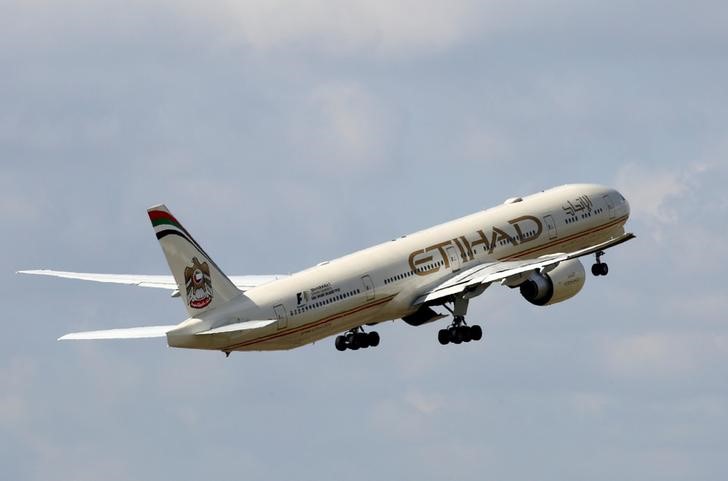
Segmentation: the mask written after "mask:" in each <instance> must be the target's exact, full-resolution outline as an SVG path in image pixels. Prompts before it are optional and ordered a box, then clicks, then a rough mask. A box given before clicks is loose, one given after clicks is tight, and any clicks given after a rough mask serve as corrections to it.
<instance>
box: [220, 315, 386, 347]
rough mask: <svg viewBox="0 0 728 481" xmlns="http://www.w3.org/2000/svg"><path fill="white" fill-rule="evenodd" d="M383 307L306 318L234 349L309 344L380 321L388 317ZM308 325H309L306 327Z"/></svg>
mask: <svg viewBox="0 0 728 481" xmlns="http://www.w3.org/2000/svg"><path fill="white" fill-rule="evenodd" d="M383 313H384V308H383V307H380V308H377V309H375V310H364V311H361V312H355V313H352V314H346V315H344V316H341V317H337V318H335V319H332V320H330V321H326V322H319V321H320V320H318V321H317V320H308V321H307V322H305V323H303V324H302V325H292V326H291V327H289V328H288V329H285V330H281V331H279V332H278V333H276V334H275V335H274V336H269V339H263V340H261V341H259V342H251V343H249V344H246V345H241V346H236V347H234V348H233V350H235V351H275V350H288V349H294V348H296V347H300V346H304V345H306V344H311V343H313V342H316V341H319V340H321V339H325V338H327V337H330V336H333V335H336V334H340V333H342V332H344V331H348V330H349V329H353V328H355V327H358V326H361V325H362V324H366V323H372V322H381V321H385V320H388V319H390V318H388V317H383ZM324 319H325V318H324ZM308 326H310V327H308Z"/></svg>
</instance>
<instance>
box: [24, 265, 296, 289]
mask: <svg viewBox="0 0 728 481" xmlns="http://www.w3.org/2000/svg"><path fill="white" fill-rule="evenodd" d="M18 274H33V275H39V276H51V277H62V278H64V279H80V280H84V281H93V282H108V283H112V284H126V285H130V286H139V287H154V288H157V289H168V290H170V291H176V290H177V283H176V282H175V281H174V277H172V276H171V275H168V276H165V275H139V274H95V273H90V272H66V271H53V270H49V269H41V270H28V271H18ZM284 277H288V276H286V275H251V276H232V277H230V280H231V281H232V282H233V284H235V287H237V288H238V289H240V290H241V291H247V290H248V289H252V288H253V287H257V286H260V285H263V284H267V283H269V282H273V281H275V280H277V279H282V278H284Z"/></svg>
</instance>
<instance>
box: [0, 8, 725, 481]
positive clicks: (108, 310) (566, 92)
mask: <svg viewBox="0 0 728 481" xmlns="http://www.w3.org/2000/svg"><path fill="white" fill-rule="evenodd" d="M727 5H728V4H726V2H719V1H710V0H702V1H701V0H698V1H693V2H676V1H634V0H631V1H622V0H616V1H613V2H604V1H596V0H594V1H592V0H584V1H578V2H577V1H567V0H556V1H551V2H545V1H538V0H525V1H522V2H511V1H501V0H490V1H481V2H475V1H470V0H451V1H449V2H437V1H430V0H418V1H409V0H408V1H399V2H392V1H391V0H388V1H384V0H353V1H349V2H329V1H325V0H299V1H297V2H285V1H281V0H265V1H245V0H241V1H229V0H228V1H211V2H196V1H191V0H156V1H155V0H152V1H149V0H145V1H136V0H132V1H129V0H125V1H113V0H112V1H99V0H93V1H92V0H69V1H66V2H57V1H48V0H38V1H33V2H28V1H20V0H0V66H1V67H0V73H1V75H0V223H1V224H2V231H1V232H2V245H3V248H4V252H5V254H4V256H3V258H2V260H0V267H1V269H0V288H1V289H2V292H3V294H2V295H1V296H0V301H1V302H2V307H3V311H4V314H3V318H4V319H3V326H4V333H3V335H2V336H0V466H2V477H3V479H8V480H11V479H12V480H48V479H57V480H73V481H82V480H98V479H104V480H110V481H113V480H139V479H176V480H180V481H182V480H200V479H296V480H316V481H319V480H322V479H343V480H371V479H418V480H441V479H463V480H482V479H483V478H484V477H485V478H489V479H508V480H524V481H532V480H543V479H548V480H558V481H564V480H575V481H576V480H579V481H581V480H584V479H591V480H605V481H607V480H609V481H611V480H614V479H622V480H631V479H634V480H661V481H662V480H673V479H674V480H683V479H684V480H687V479H689V480H716V479H725V478H726V476H728V460H726V452H728V435H726V432H728V375H727V374H726V367H728V320H727V319H726V312H727V311H728V295H727V292H726V276H725V271H726V267H728V261H726V245H728V229H727V228H726V221H727V220H728V194H727V191H726V181H727V180H728V88H727V87H726V86H727V85H728V56H727V52H728V28H726V27H727V26H728V6H727ZM569 182H598V183H603V184H608V185H613V186H616V187H617V188H619V189H621V190H622V192H623V193H624V194H625V195H626V196H627V198H628V199H629V201H630V202H631V205H632V213H633V216H632V219H631V220H630V222H629V226H628V227H629V229H630V230H631V231H633V232H635V233H636V234H637V236H638V239H637V240H636V241H633V242H630V243H628V244H625V245H623V246H620V247H619V248H617V249H614V250H610V251H609V253H608V254H607V256H606V260H607V262H609V265H610V275H609V276H608V277H606V278H602V277H600V278H593V277H590V278H589V279H588V280H587V284H586V286H585V288H584V290H583V291H582V293H581V294H580V295H578V296H577V297H575V298H574V299H572V300H571V301H568V302H566V303H563V304H559V305H556V306H551V307H547V308H540V307H535V306H531V305H530V304H528V303H527V302H526V301H524V300H523V299H522V298H521V297H520V296H519V295H518V293H517V292H515V291H510V290H508V289H504V288H496V287H494V288H492V289H489V290H488V291H487V292H486V293H485V294H484V295H483V296H481V297H480V298H478V299H477V300H475V301H474V302H472V303H471V309H470V313H469V319H470V321H471V322H479V323H482V324H483V325H484V327H485V340H484V341H483V342H479V343H470V344H467V345H461V346H457V347H455V346H447V347H442V346H440V345H439V344H438V343H437V340H436V334H437V330H438V329H439V328H441V326H442V325H443V324H444V323H443V324H439V325H438V324H435V325H427V326H423V327H420V328H413V327H410V326H408V325H405V324H404V323H402V322H399V321H398V322H394V323H387V324H386V325H384V326H381V327H380V328H379V329H378V331H379V332H380V334H381V336H382V342H381V345H380V346H379V347H378V348H376V349H368V350H365V351H357V352H344V353H340V352H337V351H336V350H335V349H334V346H333V340H324V341H322V342H319V343H317V344H315V345H311V346H306V347H304V348H301V349H298V350H296V351H291V352H280V353H233V355H231V356H230V358H229V359H225V357H224V356H223V355H222V354H220V353H217V352H204V351H185V350H172V349H170V348H167V347H166V345H165V343H164V341H163V340H142V341H129V342H98V343H84V342H77V343H58V342H56V340H55V339H56V338H57V337H59V336H60V335H62V334H64V333H66V332H70V331H77V330H86V329H103V328H114V327H131V326H140V325H154V324H173V323H177V322H179V321H181V320H183V319H184V317H185V311H184V308H183V306H182V304H181V303H180V301H179V300H178V299H170V298H169V297H168V294H167V293H165V292H160V291H157V290H145V289H140V288H132V287H124V286H110V285H98V284H87V283H83V282H77V281H64V280H58V279H44V278H31V277H21V276H17V275H15V274H14V271H16V270H18V269H23V268H55V269H64V270H78V271H90V272H115V273H153V274H166V273H167V267H166V263H165V261H164V258H163V256H162V253H161V250H160V249H159V247H158V245H157V242H156V240H155V238H154V235H153V231H152V229H151V227H150V225H149V222H148V220H147V218H146V214H145V209H146V208H147V207H149V206H151V205H154V204H156V203H159V202H165V203H167V205H168V206H169V207H170V208H171V209H172V211H173V212H174V213H175V214H176V215H177V216H178V217H179V218H180V219H181V221H182V222H183V223H184V224H185V226H186V227H187V228H188V229H189V230H190V231H191V232H192V233H193V234H194V235H195V237H196V238H197V239H198V240H199V241H200V242H201V243H202V244H203V245H204V246H205V247H206V249H207V251H208V252H210V253H211V254H212V255H213V257H214V258H215V260H216V261H217V263H218V264H220V265H221V266H222V267H223V269H224V270H225V271H226V272H229V273H231V274H264V273H288V272H295V271H298V270H300V269H303V268H306V267H308V266H310V265H313V264H315V263H317V262H320V261H322V260H325V259H329V258H333V257H337V256H339V255H343V254H346V253H348V252H352V251H355V250H357V249H360V248H363V247H366V246H368V245H371V244H374V243H377V242H381V241H385V240H388V239H391V238H393V237H395V236H398V235H401V234H404V233H408V232H412V231H415V230H418V229H420V228H424V227H428V226H430V225H433V224H436V223H440V222H443V221H446V220H449V219H452V218H455V217H459V216H461V215H465V214H469V213H472V212H474V211H477V210H479V209H481V208H484V207H488V206H492V205H495V204H497V203H500V202H502V201H503V200H504V199H505V198H507V197H511V196H514V195H519V194H528V193H532V192H535V191H539V190H541V189H544V188H548V187H551V186H554V185H559V184H563V183H569ZM586 262H587V263H590V262H591V260H586Z"/></svg>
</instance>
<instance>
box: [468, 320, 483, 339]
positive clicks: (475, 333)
mask: <svg viewBox="0 0 728 481" xmlns="http://www.w3.org/2000/svg"><path fill="white" fill-rule="evenodd" d="M470 337H471V339H472V340H473V341H480V340H481V339H483V328H481V327H480V326H479V325H477V324H474V325H472V326H470Z"/></svg>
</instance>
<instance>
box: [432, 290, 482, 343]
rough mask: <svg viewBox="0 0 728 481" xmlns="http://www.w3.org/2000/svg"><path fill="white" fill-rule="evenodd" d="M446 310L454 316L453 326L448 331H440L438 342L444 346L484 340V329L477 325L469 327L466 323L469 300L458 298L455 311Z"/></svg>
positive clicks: (454, 307)
mask: <svg viewBox="0 0 728 481" xmlns="http://www.w3.org/2000/svg"><path fill="white" fill-rule="evenodd" d="M445 309H447V310H448V311H450V313H451V314H452V315H453V319H452V324H450V326H449V327H448V328H447V329H440V331H439V332H438V333H437V340H438V341H439V342H440V344H442V345H443V346H444V345H446V344H449V343H453V344H460V343H461V342H470V341H480V340H481V339H482V338H483V329H482V328H481V327H480V326H478V325H477V324H475V325H472V326H468V324H467V323H466V322H465V314H466V313H467V311H468V299H463V298H462V297H456V298H455V302H454V303H453V309H450V308H449V307H447V306H445Z"/></svg>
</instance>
